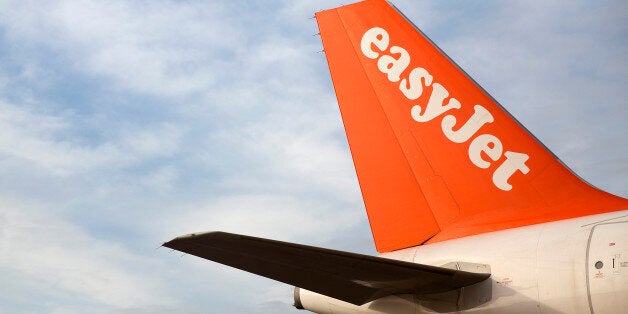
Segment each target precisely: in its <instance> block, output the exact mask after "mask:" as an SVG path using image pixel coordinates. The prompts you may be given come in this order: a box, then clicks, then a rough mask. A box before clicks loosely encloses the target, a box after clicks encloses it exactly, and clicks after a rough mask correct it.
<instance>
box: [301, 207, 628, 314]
mask: <svg viewBox="0 0 628 314" xmlns="http://www.w3.org/2000/svg"><path fill="white" fill-rule="evenodd" d="M380 256H381V257H385V258H391V259H396V260H403V261H409V262H414V263H420V264H427V265H434V266H443V265H451V264H452V263H456V262H459V263H474V264H477V265H488V266H489V267H490V272H491V278H490V279H489V280H491V284H490V285H491V286H490V290H491V292H490V300H489V301H486V300H483V301H482V302H480V303H483V304H481V305H479V306H476V307H473V308H470V309H466V310H464V312H474V313H628V210H624V211H619V212H614V213H607V214H601V215H593V216H586V217H579V218H574V219H568V220H561V221H556V222H550V223H544V224H538V225H532V226H527V227H521V228H516V229H509V230H503V231H498V232H492V233H486V234H481V235H476V236H470V237H465V238H460V239H454V240H449V241H444V242H439V243H434V244H428V245H422V246H418V247H412V248H407V249H403V250H398V251H394V252H389V253H383V254H381V255H380ZM463 270H467V271H473V270H472V269H463ZM482 271H485V269H479V268H478V272H482ZM467 297H468V296H467ZM300 299H301V303H302V304H303V306H304V308H305V309H308V310H310V311H314V312H319V313H437V312H443V311H449V310H442V309H439V308H438V307H434V306H430V305H429V304H428V302H426V301H424V299H423V301H422V300H418V299H417V298H415V296H411V295H404V296H389V297H385V298H382V299H378V300H375V301H373V302H370V303H367V304H364V305H362V306H355V305H352V304H349V303H345V302H342V301H338V300H335V299H331V298H329V297H325V296H322V295H318V294H315V293H312V292H309V291H306V290H301V294H300ZM478 304H479V303H478Z"/></svg>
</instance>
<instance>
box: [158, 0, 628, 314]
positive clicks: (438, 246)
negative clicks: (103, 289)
mask: <svg viewBox="0 0 628 314" xmlns="http://www.w3.org/2000/svg"><path fill="white" fill-rule="evenodd" d="M315 17H316V20H317V23H318V26H319V30H320V35H321V38H322V42H323V47H324V52H325V55H326V58H327V62H328V65H329V70H330V73H331V78H332V81H333V85H334V89H335V92H336V96H337V99H338V104H339V107H340V112H341V116H342V119H343V123H344V127H345V131H346V135H347V138H348V141H349V147H350V150H351V154H352V157H353V161H354V166H355V170H356V173H357V176H358V181H359V184H360V189H361V191H362V196H363V199H364V203H365V206H366V210H367V214H368V218H369V223H370V226H371V231H372V234H373V239H374V242H375V246H376V248H377V251H378V252H379V253H380V254H379V256H377V257H375V256H367V255H362V254H355V253H349V252H342V251H336V250H330V249H325V248H318V247H313V246H307V245H301V244H294V243H287V242H281V241H275V240H270V239H263V238H256V237H251V236H244V235H238V234H231V233H226V232H206V233H193V234H189V235H184V236H180V237H177V238H175V239H173V240H171V241H169V242H166V243H164V246H166V247H169V248H172V249H175V250H178V251H181V252H185V253H188V254H192V255H196V256H199V257H201V258H205V259H208V260H212V261H215V262H218V263H222V264H225V265H228V266H231V267H235V268H238V269H242V270H245V271H248V272H251V273H254V274H258V275H261V276H265V277H268V278H271V279H274V280H278V281H281V282H284V283H287V284H290V285H294V286H295V289H294V306H295V307H296V308H298V309H306V310H309V311H312V312H317V313H447V312H473V313H504V312H509V313H622V312H623V313H628V199H624V198H622V197H618V196H615V195H612V194H609V193H606V192H604V191H601V190H599V189H597V188H595V187H593V186H591V185H589V184H588V183H587V182H585V181H583V180H582V179H581V178H579V177H578V176H577V175H576V174H574V173H573V172H572V171H571V170H570V169H569V168H567V166H565V165H564V164H563V163H562V162H561V161H560V160H559V159H558V158H557V157H556V156H555V155H553V154H552V153H551V152H550V151H549V150H548V149H547V148H546V147H545V146H544V145H543V144H542V143H540V142H539V141H538V140H537V139H536V138H535V137H534V136H533V135H532V134H530V132H528V131H527V130H526V129H525V128H524V127H523V126H522V125H521V124H520V123H519V122H518V121H517V120H516V119H515V118H514V117H512V116H511V115H510V114H509V113H508V112H507V111H506V110H505V109H504V108H503V107H502V106H501V105H499V104H498V103H497V101H495V100H494V99H493V98H492V97H491V96H490V95H488V93H487V92H486V91H485V90H483V89H482V88H481V87H480V86H479V85H478V84H477V83H476V82H475V81H474V80H473V79H471V78H470V77H469V76H468V75H467V74H466V73H465V72H464V71H463V70H462V69H460V67H458V65H456V63H454V62H453V61H452V60H451V59H450V58H449V57H448V56H447V55H446V54H445V53H444V52H442V51H441V50H440V49H439V48H438V47H437V46H436V45H435V44H434V43H433V42H432V41H431V40H430V39H429V38H428V37H427V36H426V35H425V34H423V33H422V32H421V31H420V30H419V29H418V28H417V27H416V26H415V25H414V24H412V22H410V21H409V20H408V19H407V18H406V17H405V16H404V15H403V14H402V13H401V12H400V11H398V10H397V9H396V8H395V7H394V6H393V5H392V4H390V3H388V2H387V1H385V0H366V1H362V2H358V3H354V4H350V5H346V6H341V7H339V8H335V9H330V10H325V11H320V12H317V13H316V14H315Z"/></svg>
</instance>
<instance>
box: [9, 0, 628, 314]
mask: <svg viewBox="0 0 628 314" xmlns="http://www.w3.org/2000/svg"><path fill="white" fill-rule="evenodd" d="M393 2H394V3H395V4H396V5H397V6H398V7H399V8H400V9H401V10H402V11H404V12H405V13H406V14H407V15H408V17H409V18H410V19H411V20H413V21H414V22H415V24H417V25H418V26H419V27H420V28H422V29H423V31H424V32H425V33H426V34H427V35H428V36H430V37H431V38H432V40H434V41H435V42H436V43H437V44H438V45H439V46H440V47H441V48H442V49H443V50H445V51H446V52H447V53H448V54H449V55H450V56H451V57H452V58H453V59H454V60H456V61H457V62H458V64H460V65H461V66H462V68H463V69H465V70H466V71H467V72H468V73H469V74H470V75H471V76H473V77H474V78H475V79H476V80H477V81H478V82H479V83H480V84H481V85H483V86H484V87H485V89H486V90H487V91H488V92H489V93H491V94H492V95H493V97H495V98H496V99H497V100H498V101H499V102H500V103H501V104H502V105H504V106H505V107H506V108H507V109H508V110H509V111H510V112H511V113H512V114H513V115H514V116H516V117H517V118H518V119H519V120H520V121H521V122H522V123H524V124H525V125H526V126H527V127H528V129H529V130H530V131H532V132H533V133H534V134H535V135H537V137H538V138H539V139H540V140H541V141H542V142H544V143H545V144H546V145H547V146H548V147H549V148H550V149H551V150H552V151H553V152H554V153H556V154H557V155H558V156H559V157H560V158H561V159H562V160H563V161H564V162H565V163H567V164H568V165H569V166H570V167H571V168H572V169H573V170H575V171H576V172H577V173H578V174H579V175H581V176H582V177H584V178H585V179H586V180H588V181H589V182H591V183H592V184H594V185H596V186H598V187H600V188H603V189H606V190H608V191H610V192H612V193H615V194H618V195H622V196H624V197H626V196H628V185H627V184H626V176H627V175H628V139H627V137H628V136H627V134H628V126H627V125H628V124H627V123H626V122H625V121H626V120H627V119H628V105H627V102H626V99H627V98H628V88H627V87H628V79H627V75H626V73H627V72H628V71H627V70H628V63H627V61H626V60H627V59H628V58H627V57H628V45H627V44H628V24H627V23H626V21H628V3H627V2H626V1H622V0H617V1H596V2H581V1H569V2H551V1H550V2H548V1H544V2H543V3H542V4H541V3H540V2H538V1H527V2H526V1H523V2H521V1H507V2H505V1H452V2H442V1H438V2H435V1H402V0H396V1H393ZM546 2H548V3H546ZM260 3H262V2H260ZM347 3H348V2H347ZM340 4H341V2H338V1H330V0H326V1H318V2H317V3H312V1H307V2H305V1H289V0H285V1H264V2H263V3H262V4H246V5H245V4H244V2H240V1H218V0H214V1H195V0H190V1H164V0H155V1H115V0H110V1H29V0H19V1H12V0H2V1H0V282H2V284H1V285H0V312H1V313H32V312H38V313H40V312H41V313H73V312H75V313H292V312H298V311H296V310H293V309H291V306H290V304H291V302H292V287H289V286H287V285H284V284H280V283H276V282H274V281H271V280H267V279H264V278H258V277H256V276H254V275H249V274H247V273H244V272H240V271H237V270H234V269H230V268H228V267H225V266H221V265H218V264H215V263H211V262H208V261H205V260H202V259H199V258H196V257H193V256H181V254H179V253H176V252H171V251H170V250H168V249H165V248H159V246H160V244H161V243H163V242H165V241H167V240H169V239H171V238H173V237H175V236H177V235H181V234H186V233H190V232H195V231H208V230H224V231H230V232H236V233H243V234H249V235H255V236H261V237H269V238H274V239H280V240H285V241H290V242H299V243H305V244H310V245H316V246H323V247H329V248H334V249H341V250H348V251H353V252H360V253H367V254H375V250H374V247H373V244H372V242H371V235H370V230H369V227H368V222H367V220H366V216H365V214H364V208H363V204H362V200H361V197H360V193H359V188H358V186H357V180H356V177H355V173H354V171H353V165H352V163H351V158H350V155H349V150H348V147H347V143H346V138H345V135H344V132H343V129H342V124H341V120H340V117H339V112H338V109H337V105H336V101H335V95H334V93H333V88H332V86H331V82H330V78H329V73H328V70H327V64H326V62H325V56H324V54H323V53H320V52H319V51H320V50H322V45H321V42H320V38H319V37H317V36H313V34H316V33H317V32H318V30H317V27H316V22H315V20H313V19H311V17H312V15H313V13H314V12H315V11H318V10H322V9H327V8H332V7H335V6H338V5H340Z"/></svg>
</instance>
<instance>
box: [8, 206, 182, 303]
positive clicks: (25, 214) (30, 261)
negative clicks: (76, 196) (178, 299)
mask: <svg viewBox="0 0 628 314" xmlns="http://www.w3.org/2000/svg"><path fill="white" fill-rule="evenodd" d="M0 207H1V208H2V212H1V214H0V218H1V219H0V276H2V277H5V278H6V277H8V276H12V277H17V280H19V281H20V282H22V283H28V282H31V283H32V285H33V286H32V287H31V288H32V289H34V290H36V291H32V292H31V293H37V294H43V295H48V296H53V297H55V298H59V299H74V298H78V299H80V300H82V301H81V302H80V303H83V302H85V303H88V304H93V305H98V306H100V307H108V308H111V309H128V308H137V307H145V306H168V305H172V302H173V300H172V299H170V298H169V297H167V296H166V295H165V294H164V283H163V282H162V281H161V280H160V279H159V278H153V274H148V273H142V272H141V271H139V270H141V269H142V267H145V266H142V265H147V264H152V263H154V262H155V261H151V260H150V259H148V258H146V257H141V256H137V255H134V254H132V253H130V252H129V251H127V250H126V249H125V248H124V247H123V245H121V244H115V243H109V242H106V241H102V240H99V239H95V238H94V237H92V236H91V235H90V234H89V233H88V232H86V231H85V230H83V229H82V228H80V227H78V226H76V225H75V224H73V223H70V222H68V221H65V220H62V219H59V218H58V217H56V216H55V215H54V213H49V214H46V213H43V212H42V211H43V210H45V207H42V206H41V205H37V204H28V203H27V202H24V201H20V200H12V199H10V198H8V197H6V196H5V197H2V200H1V201H0ZM9 274H12V275H9ZM5 284H6V282H5ZM35 286H36V288H35ZM5 301H6V300H5ZM8 301H15V300H8ZM77 303H79V302H77ZM39 306H40V308H39V310H40V311H52V310H54V308H55V307H56V306H60V307H64V306H65V305H63V304H54V302H52V304H46V303H40V305H39ZM5 310H7V311H11V310H10V308H5Z"/></svg>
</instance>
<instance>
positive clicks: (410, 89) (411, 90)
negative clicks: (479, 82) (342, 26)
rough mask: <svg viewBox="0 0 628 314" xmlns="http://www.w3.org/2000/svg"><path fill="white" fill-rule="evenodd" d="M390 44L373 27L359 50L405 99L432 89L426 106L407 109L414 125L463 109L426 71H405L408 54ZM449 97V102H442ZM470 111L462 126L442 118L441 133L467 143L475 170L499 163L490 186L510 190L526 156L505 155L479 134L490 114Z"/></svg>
mask: <svg viewBox="0 0 628 314" xmlns="http://www.w3.org/2000/svg"><path fill="white" fill-rule="evenodd" d="M389 44H390V36H389V35H388V32H386V30H385V29H383V28H381V27H373V28H371V29H369V30H368V31H366V32H365V33H364V35H363V36H362V40H361V42H360V48H361V50H362V53H363V54H364V55H365V56H366V57H367V58H369V59H374V60H375V59H377V68H378V69H379V70H380V71H381V72H382V73H384V74H386V75H387V77H388V80H389V81H390V82H392V83H397V82H399V91H400V92H401V93H402V94H403V95H404V96H405V97H406V98H407V99H408V100H416V99H418V98H419V97H421V95H422V94H423V91H424V89H425V87H428V86H431V87H432V92H431V94H430V96H429V100H428V101H427V104H419V105H414V106H412V109H411V110H410V115H411V116H412V118H413V119H414V120H415V121H416V122H419V123H425V122H429V121H432V120H433V119H435V118H436V117H439V116H441V115H443V114H445V113H446V112H448V111H450V110H452V109H460V108H462V104H461V103H460V102H459V101H458V100H457V99H456V98H454V97H449V92H448V91H447V88H445V86H443V85H441V84H439V83H438V82H437V81H436V79H435V78H434V77H433V76H432V75H431V74H430V72H429V71H428V70H426V69H424V68H422V67H416V68H414V69H412V70H410V71H409V72H406V70H407V69H408V66H409V65H410V54H408V51H406V50H405V49H404V48H402V47H399V46H391V47H389ZM448 97H449V100H448V101H447V103H444V101H445V99H446V98H448ZM473 110H474V112H473V115H471V117H469V118H468V119H467V121H465V122H462V123H458V118H456V116H454V115H452V114H447V115H445V116H444V117H443V119H442V120H441V129H442V131H443V134H444V135H445V137H446V138H447V139H448V140H450V141H451V142H453V143H457V144H463V143H467V142H469V141H470V143H469V149H468V154H469V160H470V161H471V163H473V165H475V166H476V167H478V168H481V169H488V168H489V167H491V165H492V164H493V163H494V162H496V163H499V166H497V168H496V169H495V171H494V172H493V184H495V186H496V187H497V188H499V189H501V190H504V191H510V190H511V189H512V185H510V184H509V183H508V179H510V177H512V176H513V175H514V174H515V173H517V172H520V173H523V174H524V175H525V174H527V173H528V172H529V171H530V169H529V168H528V166H526V164H525V162H526V161H527V160H528V158H529V156H528V155H526V154H523V153H517V152H512V151H509V150H506V151H505V152H504V147H503V145H502V142H501V141H500V140H499V138H498V137H497V136H495V135H493V134H488V133H483V134H482V132H480V130H481V128H482V126H484V125H485V124H487V123H492V122H493V121H494V119H493V115H491V113H490V112H489V111H488V110H487V109H486V108H484V107H483V106H482V105H475V106H473ZM484 155H485V156H486V157H488V158H485V157H484ZM502 157H505V158H502Z"/></svg>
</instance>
